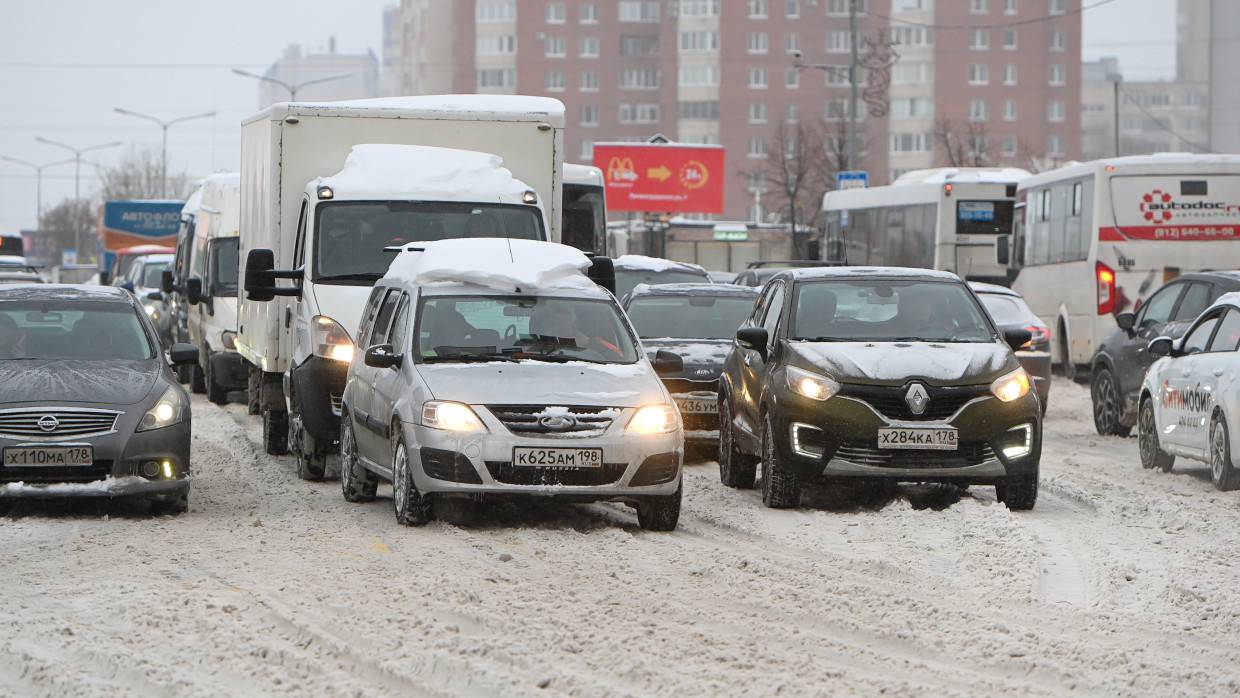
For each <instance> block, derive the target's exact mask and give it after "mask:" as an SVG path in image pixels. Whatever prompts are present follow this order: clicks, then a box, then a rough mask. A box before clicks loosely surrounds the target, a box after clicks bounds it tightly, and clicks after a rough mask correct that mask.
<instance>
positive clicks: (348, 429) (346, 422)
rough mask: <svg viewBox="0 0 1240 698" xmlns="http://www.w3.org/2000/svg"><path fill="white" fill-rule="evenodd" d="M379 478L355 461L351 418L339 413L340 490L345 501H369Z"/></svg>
mask: <svg viewBox="0 0 1240 698" xmlns="http://www.w3.org/2000/svg"><path fill="white" fill-rule="evenodd" d="M378 487H379V480H378V479H377V478H376V477H375V475H374V473H372V472H370V471H369V470H367V469H365V468H363V467H362V464H361V463H359V462H357V441H356V440H355V439H354V438H353V418H352V417H350V416H349V413H348V412H344V413H342V414H341V415H340V492H341V494H343V495H344V500H345V501H346V502H370V501H373V500H374V498H375V490H377V489H378Z"/></svg>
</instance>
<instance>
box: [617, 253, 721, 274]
mask: <svg viewBox="0 0 1240 698" xmlns="http://www.w3.org/2000/svg"><path fill="white" fill-rule="evenodd" d="M686 267H687V268H689V269H701V270H702V271H706V270H705V269H703V268H702V267H699V266H698V265H696V264H690V263H688V262H673V261H672V260H670V259H661V258H659V257H647V256H645V255H640V254H626V255H623V256H620V257H617V258H616V268H617V269H620V268H624V269H638V270H641V271H669V270H673V269H684V268H686Z"/></svg>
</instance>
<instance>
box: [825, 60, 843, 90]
mask: <svg viewBox="0 0 1240 698" xmlns="http://www.w3.org/2000/svg"><path fill="white" fill-rule="evenodd" d="M823 72H825V73H826V85H827V87H848V66H846V65H831V66H827V69H826V70H825V71H823Z"/></svg>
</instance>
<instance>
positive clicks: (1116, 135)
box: [1111, 75, 1119, 157]
mask: <svg viewBox="0 0 1240 698" xmlns="http://www.w3.org/2000/svg"><path fill="white" fill-rule="evenodd" d="M1111 86H1112V87H1114V88H1115V114H1114V117H1115V125H1114V128H1115V157H1119V76H1118V75H1116V76H1115V80H1114V81H1112V82H1111Z"/></svg>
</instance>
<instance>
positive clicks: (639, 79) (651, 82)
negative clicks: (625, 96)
mask: <svg viewBox="0 0 1240 698" xmlns="http://www.w3.org/2000/svg"><path fill="white" fill-rule="evenodd" d="M661 72H662V71H660V70H659V69H658V68H625V69H624V70H621V71H620V89H622V90H657V89H659V77H660V73H661Z"/></svg>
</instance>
